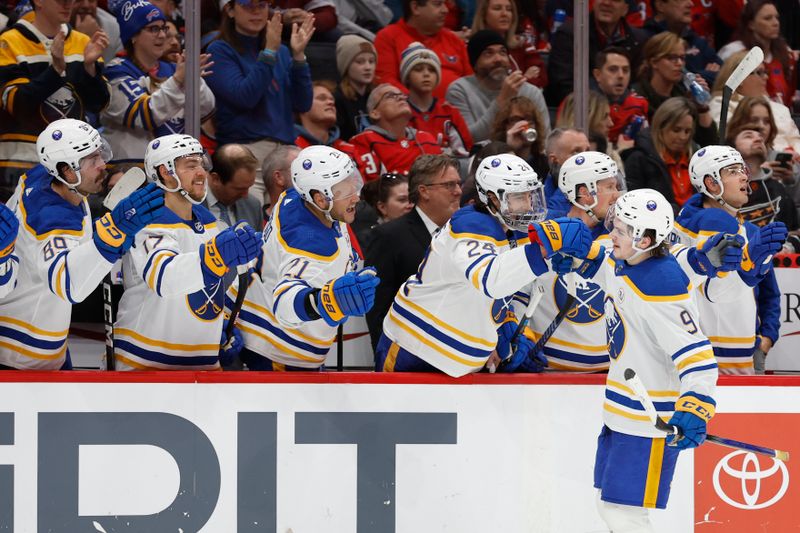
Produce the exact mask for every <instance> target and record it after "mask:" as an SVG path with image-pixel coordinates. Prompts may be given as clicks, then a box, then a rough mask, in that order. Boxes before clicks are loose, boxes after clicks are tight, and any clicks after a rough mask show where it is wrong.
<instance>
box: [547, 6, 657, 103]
mask: <svg viewBox="0 0 800 533" xmlns="http://www.w3.org/2000/svg"><path fill="white" fill-rule="evenodd" d="M627 13H628V3H627V2H626V1H625V0H596V1H595V3H594V6H592V12H591V13H589V72H591V70H592V69H593V68H594V60H595V56H596V55H597V52H599V51H601V50H603V49H605V48H607V47H609V46H616V47H620V48H624V49H625V50H626V51H627V52H628V54H629V56H630V58H631V68H632V72H636V68H637V67H638V64H639V62H638V59H637V58H638V55H639V50H640V49H641V47H642V46H643V45H644V42H645V41H646V40H647V38H646V36H645V34H644V33H643V32H642V31H641V30H639V29H637V28H631V27H630V26H629V25H628V23H627V22H625V15H626V14H627ZM574 34H575V28H574V26H573V23H572V20H570V21H569V22H567V23H566V24H564V25H563V26H562V27H561V28H559V29H558V31H557V32H556V33H555V35H553V36H551V44H552V50H551V52H550V60H549V62H548V72H547V75H548V78H549V80H550V81H549V82H548V85H547V102H548V105H551V106H558V104H559V103H560V102H561V100H563V99H564V98H565V97H566V96H567V95H568V94H569V93H571V92H572V91H573V90H575V88H574V86H573V85H574V83H573V79H572V78H573V76H572V69H573V64H574V63H573V61H574V60H573V57H574V47H573V40H574V38H575V37H574Z"/></svg>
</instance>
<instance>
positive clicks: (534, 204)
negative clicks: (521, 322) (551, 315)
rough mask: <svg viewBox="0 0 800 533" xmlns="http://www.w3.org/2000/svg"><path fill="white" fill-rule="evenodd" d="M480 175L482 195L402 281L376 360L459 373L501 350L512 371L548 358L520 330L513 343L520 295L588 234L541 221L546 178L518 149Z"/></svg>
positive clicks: (573, 224)
mask: <svg viewBox="0 0 800 533" xmlns="http://www.w3.org/2000/svg"><path fill="white" fill-rule="evenodd" d="M475 184H476V187H477V190H478V202H476V204H475V205H474V206H467V207H464V208H462V209H460V210H458V211H456V213H455V214H453V216H452V218H451V219H450V221H449V222H448V223H447V224H446V225H445V226H444V227H443V228H442V229H441V230H440V231H439V232H438V233H437V234H436V235H434V237H433V240H432V241H431V244H430V247H429V248H428V251H427V253H426V255H425V257H424V259H423V260H422V262H421V263H420V266H419V270H418V271H417V273H416V274H415V275H413V276H411V277H410V278H409V279H408V280H407V281H406V282H405V283H404V284H403V285H402V286H401V287H400V289H399V290H398V292H397V295H396V296H395V299H394V303H393V304H392V306H391V308H390V310H389V313H388V314H387V315H386V318H385V319H384V322H383V335H382V336H381V339H380V340H379V342H378V347H377V350H376V357H377V360H378V364H379V366H378V368H382V369H383V370H384V371H396V372H400V371H440V372H444V373H446V374H449V375H450V376H453V377H460V376H463V375H466V374H469V373H472V372H477V371H479V370H481V368H483V367H484V365H485V364H486V363H487V360H488V359H489V357H490V356H491V354H492V353H493V352H494V351H495V350H497V355H498V357H500V358H501V359H502V360H503V363H504V364H503V365H502V368H503V369H505V370H514V369H515V368H517V367H519V366H521V365H522V364H523V363H528V362H529V361H530V362H535V361H536V360H537V359H540V360H541V359H543V356H542V355H541V354H531V353H529V352H530V349H531V348H532V347H533V344H532V343H531V342H530V341H528V340H527V339H526V338H525V337H523V336H521V337H519V338H518V339H517V341H518V342H519V344H518V345H517V346H509V342H508V341H509V337H510V334H513V331H514V330H515V329H516V325H517V318H516V316H518V315H519V314H520V313H515V312H514V308H515V307H517V306H518V302H515V298H514V297H515V295H517V293H518V292H523V293H525V294H529V293H530V289H531V283H532V282H533V281H534V280H535V279H536V278H537V277H538V276H541V275H542V274H544V273H545V272H547V270H548V265H547V263H546V262H545V257H549V256H550V255H552V254H553V253H555V252H559V251H560V252H562V253H565V254H570V255H576V254H577V255H579V256H580V257H585V256H586V254H587V253H588V250H589V247H590V245H591V235H590V233H589V230H588V228H587V227H586V225H585V224H584V223H583V222H581V221H580V220H577V219H568V218H559V219H555V220H546V221H543V219H544V217H545V214H546V207H545V205H546V204H545V200H544V191H543V187H542V184H541V182H540V181H539V179H538V177H537V176H536V172H534V170H533V169H532V168H531V167H530V165H528V164H527V163H526V162H525V161H524V160H523V159H520V158H519V157H517V156H515V155H512V154H501V155H497V156H493V157H488V158H486V159H484V160H483V161H482V162H481V164H480V165H479V167H478V170H477V172H476V174H475ZM509 359H510V361H508V360H509ZM544 364H545V361H543V360H541V362H540V363H539V364H538V366H537V365H536V364H534V365H533V367H531V368H530V370H539V371H541V369H542V367H543V366H544Z"/></svg>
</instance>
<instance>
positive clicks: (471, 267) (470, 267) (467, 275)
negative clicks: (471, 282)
mask: <svg viewBox="0 0 800 533" xmlns="http://www.w3.org/2000/svg"><path fill="white" fill-rule="evenodd" d="M493 255H495V254H483V255H482V256H480V257H478V258H477V259H476V260H475V261H473V262H472V263H470V265H469V266H468V267H467V270H465V271H464V275H465V276H466V277H467V279H469V275H470V273H471V272H472V269H473V268H475V267H476V266H478V263H480V262H481V261H483V260H484V259H486V258H487V257H491V256H493Z"/></svg>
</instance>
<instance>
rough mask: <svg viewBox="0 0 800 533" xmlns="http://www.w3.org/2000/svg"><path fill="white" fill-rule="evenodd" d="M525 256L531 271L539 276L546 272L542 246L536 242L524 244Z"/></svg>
mask: <svg viewBox="0 0 800 533" xmlns="http://www.w3.org/2000/svg"><path fill="white" fill-rule="evenodd" d="M525 258H526V259H527V260H528V266H529V267H531V272H533V273H534V274H536V275H537V276H541V275H542V274H544V273H545V272H547V263H545V262H544V257H542V247H541V246H539V244H537V243H533V242H532V243H530V244H526V245H525Z"/></svg>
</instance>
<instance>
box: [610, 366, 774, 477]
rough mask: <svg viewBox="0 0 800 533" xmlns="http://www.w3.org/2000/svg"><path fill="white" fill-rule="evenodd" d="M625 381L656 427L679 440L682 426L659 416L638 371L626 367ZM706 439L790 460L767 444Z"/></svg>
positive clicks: (719, 438)
mask: <svg viewBox="0 0 800 533" xmlns="http://www.w3.org/2000/svg"><path fill="white" fill-rule="evenodd" d="M625 381H627V382H628V385H630V387H631V389H632V390H633V393H634V394H635V395H636V396H637V397H638V398H639V400H640V401H641V402H642V406H643V407H644V410H645V412H646V413H647V416H648V417H649V418H650V420H652V421H653V423H654V424H655V426H656V429H658V430H659V431H663V432H664V433H669V434H671V435H677V436H678V440H679V439H680V438H681V437H682V436H683V431H681V428H679V427H677V426H675V425H673V424H669V423H667V422H665V421H664V419H663V418H661V417H660V416H658V413H657V412H656V408H655V406H654V405H653V400H651V399H650V395H649V394H648V392H647V389H646V388H645V386H644V384H643V383H642V381H641V380H640V379H639V376H637V375H636V372H635V371H634V370H633V369H632V368H626V369H625ZM706 440H707V441H708V442H713V443H714V444H718V445H720V446H725V447H728V448H734V449H736V450H744V451H748V452H752V453H757V454H760V455H766V456H768V457H774V458H775V459H778V460H780V461H783V462H786V461H788V460H789V452H787V451H784V450H776V449H773V448H767V447H765V446H758V445H756V444H749V443H747V442H741V441H738V440H733V439H728V438H725V437H719V436H717V435H706Z"/></svg>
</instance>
